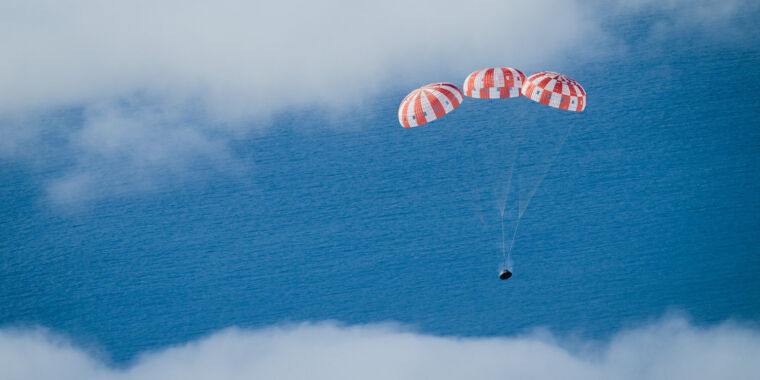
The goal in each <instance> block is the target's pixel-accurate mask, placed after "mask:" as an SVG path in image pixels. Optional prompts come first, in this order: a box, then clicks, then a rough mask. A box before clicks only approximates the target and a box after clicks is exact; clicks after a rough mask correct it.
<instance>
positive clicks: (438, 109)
mask: <svg viewBox="0 0 760 380" xmlns="http://www.w3.org/2000/svg"><path fill="white" fill-rule="evenodd" d="M425 96H427V100H428V102H430V106H431V107H433V112H435V117H436V118H439V117H441V116H443V115H445V114H446V110H445V109H444V108H443V104H441V101H440V100H438V98H437V97H436V96H435V95H433V94H432V93H430V92H427V91H425Z"/></svg>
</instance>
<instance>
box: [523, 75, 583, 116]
mask: <svg viewBox="0 0 760 380" xmlns="http://www.w3.org/2000/svg"><path fill="white" fill-rule="evenodd" d="M522 94H523V96H525V97H526V98H529V99H531V100H533V101H536V102H539V103H541V104H545V105H547V106H549V107H554V108H559V109H563V110H568V111H579V112H580V111H583V110H584V109H586V91H584V90H583V87H581V85H580V84H579V83H578V82H576V81H575V80H573V79H571V78H568V77H566V76H564V75H562V74H558V73H555V72H551V71H541V72H538V73H535V74H533V75H531V76H529V77H528V79H526V80H525V84H523V87H522Z"/></svg>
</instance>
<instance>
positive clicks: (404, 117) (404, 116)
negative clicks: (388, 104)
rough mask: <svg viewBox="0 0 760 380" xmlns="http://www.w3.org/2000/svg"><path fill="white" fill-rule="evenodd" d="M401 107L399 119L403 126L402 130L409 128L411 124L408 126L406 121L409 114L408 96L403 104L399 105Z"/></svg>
mask: <svg viewBox="0 0 760 380" xmlns="http://www.w3.org/2000/svg"><path fill="white" fill-rule="evenodd" d="M401 107H402V109H401V115H402V116H401V118H402V121H401V125H403V126H404V128H411V124H409V120H407V115H408V112H409V96H407V97H406V99H404V103H403V104H402V105H401Z"/></svg>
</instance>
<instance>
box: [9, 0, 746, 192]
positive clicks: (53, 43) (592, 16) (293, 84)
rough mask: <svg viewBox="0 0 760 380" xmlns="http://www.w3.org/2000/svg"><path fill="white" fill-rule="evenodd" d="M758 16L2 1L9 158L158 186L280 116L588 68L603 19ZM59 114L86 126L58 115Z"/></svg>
mask: <svg viewBox="0 0 760 380" xmlns="http://www.w3.org/2000/svg"><path fill="white" fill-rule="evenodd" d="M746 8H747V2H746V1H743V0H726V1H712V0H701V1H698V2H690V1H686V0H670V1H666V2H655V1H652V0H636V1H632V2H624V1H621V2H615V3H611V4H609V3H606V2H601V3H594V2H583V1H579V0H542V1H534V2H525V1H518V0H502V1H499V0H475V1H470V2H461V1H448V0H445V1H441V0H419V1H414V2H409V1H404V0H389V1H381V2H356V1H350V0H332V1H329V2H312V1H305V0H286V1H279V2H247V1H242V0H220V1H193V2H189V3H188V2H187V1H179V0H169V1H161V2H155V1H147V0H137V1H124V2H120V1H116V2H113V1H112V2H107V3H105V2H101V1H97V0H78V1H54V0H39V1H23V0H6V1H3V2H2V3H0V46H3V49H4V51H6V52H9V54H6V55H5V56H4V57H3V59H2V60H0V159H10V160H15V161H20V162H27V163H28V162H33V163H36V164H42V165H43V166H44V165H50V164H51V163H53V164H55V165H57V168H56V169H55V170H50V168H49V167H48V168H44V169H43V171H45V172H48V173H53V174H52V175H51V177H50V178H48V179H47V181H46V182H47V183H46V184H45V186H46V189H47V194H48V198H49V199H50V200H52V201H53V203H56V204H71V203H77V202H81V201H88V200H92V199H97V198H100V197H103V196H108V195H113V194H122V193H129V192H132V191H134V190H145V189H150V188H154V187H156V186H157V185H160V184H165V183H167V178H169V179H171V178H177V177H182V176H183V174H184V172H185V169H186V168H187V167H188V166H190V165H192V164H193V162H198V161H204V162H220V161H223V160H225V159H226V158H229V157H230V155H231V154H230V150H229V149H228V145H229V144H230V143H232V142H234V141H237V140H238V139H240V138H241V136H246V135H247V134H248V133H250V132H251V131H254V130H258V129H260V128H261V127H262V126H264V125H266V124H267V122H266V120H267V118H268V117H269V116H272V115H276V114H281V113H289V112H298V111H299V110H302V109H304V108H306V107H321V109H323V110H325V112H326V113H333V112H345V111H346V110H347V109H351V108H352V107H357V106H360V105H361V104H362V103H363V102H365V101H367V100H369V99H371V98H372V97H373V96H375V95H377V94H379V93H381V92H383V91H385V90H389V89H394V90H396V91H397V90H398V88H396V87H395V86H401V87H403V88H406V89H409V90H411V89H412V88H414V87H416V86H419V85H423V84H426V83H429V82H433V81H440V80H450V81H456V80H458V79H457V78H460V79H461V78H463V77H464V76H466V74H467V73H469V72H470V71H472V70H474V69H477V68H481V67H486V66H493V65H512V66H515V67H520V68H523V69H525V70H532V69H536V70H538V69H546V68H552V67H559V66H560V63H562V62H564V63H566V64H570V65H582V64H583V63H584V62H589V61H590V60H593V59H592V58H593V57H599V56H604V55H610V54H614V52H615V51H618V49H621V50H624V49H623V48H622V45H623V44H622V43H621V40H620V39H619V36H615V35H614V33H610V32H609V29H610V28H611V25H607V24H605V23H609V22H610V21H609V20H614V17H618V16H619V15H632V14H633V15H639V14H651V13H659V14H661V17H660V21H658V22H657V23H656V25H655V27H654V28H655V30H654V31H653V32H654V33H656V34H657V35H661V36H669V38H670V37H672V36H673V35H674V31H675V30H683V29H688V30H691V31H693V30H701V31H702V33H703V34H720V33H715V30H716V28H718V29H720V30H722V31H724V32H725V31H729V30H737V29H738V28H733V29H732V28H728V27H726V25H734V24H732V22H733V21H734V20H735V19H736V18H737V15H740V14H742V12H741V11H740V10H742V9H746ZM756 8H757V6H754V8H753V10H754V9H756ZM611 17H612V18H611ZM613 22H614V21H613ZM726 33H728V32H726ZM726 33H724V34H726ZM734 34H735V33H734ZM728 35H733V34H731V33H728ZM647 49H649V47H647ZM611 52H612V53H611ZM562 67H565V65H562ZM403 95H404V94H403V93H401V94H399V95H398V96H399V99H400V98H401V97H403ZM62 110H63V111H67V110H77V111H81V117H79V118H69V119H66V118H60V117H59V116H58V114H57V113H59V112H61V111H62ZM389 115H390V116H389V118H388V120H393V119H394V117H393V116H394V115H395V112H389ZM51 120H52V121H51ZM335 120H341V119H339V118H336V119H335ZM343 122H348V123H350V122H351V121H350V118H349V121H343ZM338 124H339V123H338ZM339 127H340V126H339ZM352 127H355V126H352ZM50 135H54V136H56V137H57V138H56V139H54V141H55V142H54V143H50V142H49V141H48V140H49V139H48V137H49V136H50ZM225 165H227V164H225ZM168 182H171V180H169V181H168Z"/></svg>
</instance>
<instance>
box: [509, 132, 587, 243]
mask: <svg viewBox="0 0 760 380" xmlns="http://www.w3.org/2000/svg"><path fill="white" fill-rule="evenodd" d="M572 131H573V125H572V124H570V126H569V127H568V128H567V131H566V132H565V136H564V137H562V141H561V142H560V144H559V146H558V147H557V150H556V151H554V156H552V159H551V160H550V161H549V164H547V165H546V168H545V169H544V174H542V175H541V179H539V180H538V183H536V185H535V186H533V189H532V190H531V191H530V193H529V194H528V197H527V199H526V200H525V204H524V205H523V204H522V202H520V201H519V200H518V205H519V208H520V210H519V213H518V214H517V222H518V223H519V222H520V218H522V216H523V214H525V210H527V209H528V205H530V201H531V200H533V196H534V195H536V192H537V191H538V188H539V187H541V184H542V183H543V182H544V179H546V175H547V174H549V170H551V168H552V166H553V165H554V162H556V161H557V158H559V153H560V152H561V151H562V147H564V146H565V141H567V138H568V137H569V136H570V133H571V132H572ZM515 230H517V228H515Z"/></svg>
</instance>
